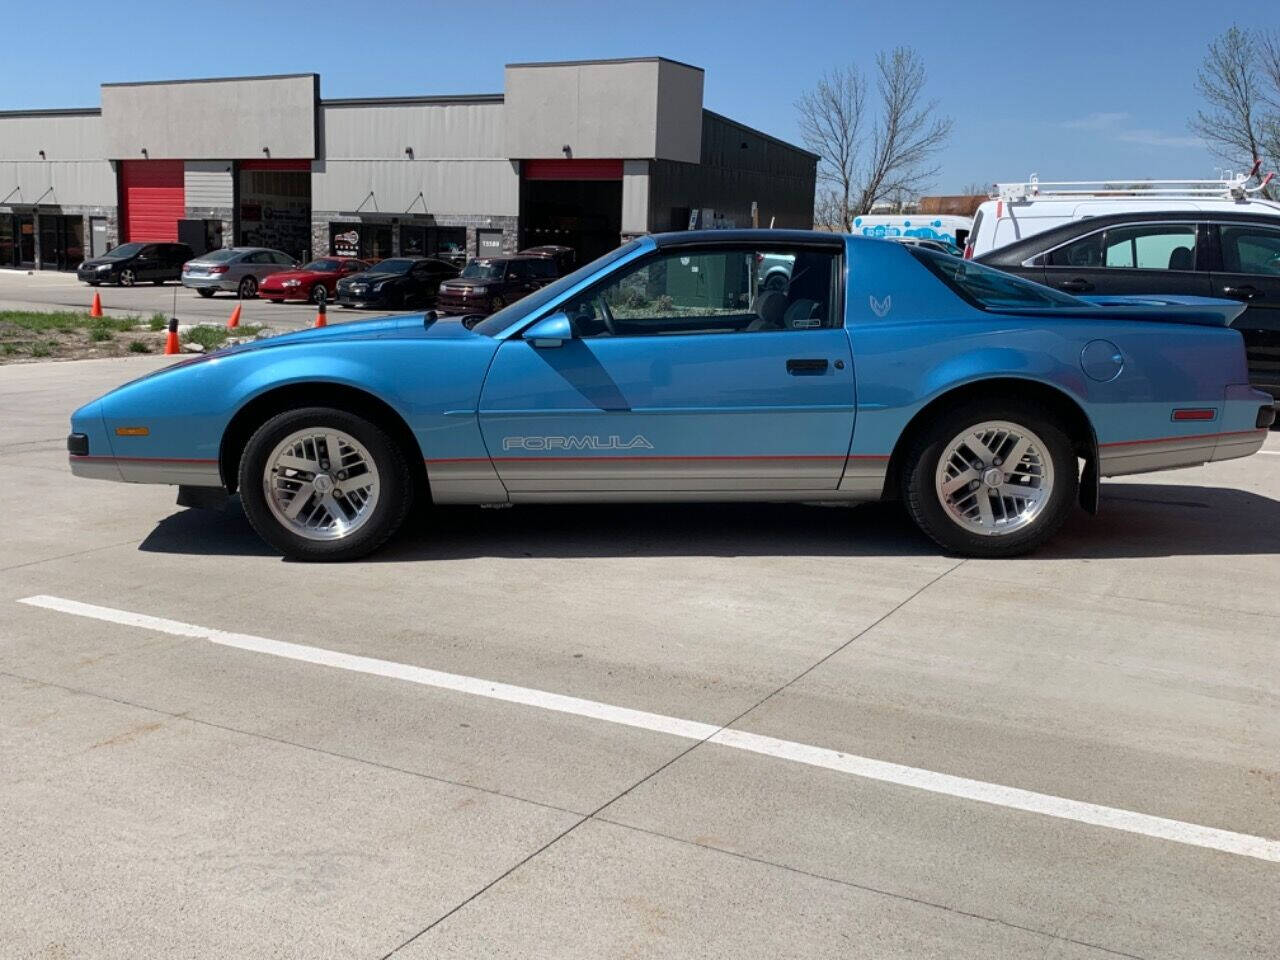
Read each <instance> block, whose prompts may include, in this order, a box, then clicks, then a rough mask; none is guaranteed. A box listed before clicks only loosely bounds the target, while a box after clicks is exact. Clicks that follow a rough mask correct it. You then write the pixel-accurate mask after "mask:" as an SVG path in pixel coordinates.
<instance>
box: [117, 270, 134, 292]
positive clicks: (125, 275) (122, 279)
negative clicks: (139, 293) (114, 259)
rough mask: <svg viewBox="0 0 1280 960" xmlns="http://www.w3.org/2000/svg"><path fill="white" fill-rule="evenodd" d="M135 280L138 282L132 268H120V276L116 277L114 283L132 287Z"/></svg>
mask: <svg viewBox="0 0 1280 960" xmlns="http://www.w3.org/2000/svg"><path fill="white" fill-rule="evenodd" d="M137 282H138V276H137V274H135V273H134V272H133V271H132V270H130V269H128V268H127V267H126V268H125V269H124V270H121V271H120V276H118V277H117V278H116V283H118V284H120V286H122V287H132V286H133V285H134V284H135V283H137Z"/></svg>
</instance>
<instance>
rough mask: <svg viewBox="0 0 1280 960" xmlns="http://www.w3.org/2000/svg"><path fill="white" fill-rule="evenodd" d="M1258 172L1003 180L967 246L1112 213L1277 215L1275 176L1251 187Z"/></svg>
mask: <svg viewBox="0 0 1280 960" xmlns="http://www.w3.org/2000/svg"><path fill="white" fill-rule="evenodd" d="M1255 175H1256V168H1255V173H1252V174H1250V175H1248V176H1244V175H1241V176H1238V177H1232V178H1229V179H1225V180H1128V181H1126V180H1108V181H1102V180H1091V181H1075V182H1059V183H1049V182H1041V181H1040V179H1039V178H1038V177H1036V176H1035V175H1034V174H1033V175H1032V177H1031V179H1030V180H1029V181H1027V182H1026V183H997V184H996V185H995V190H994V191H993V195H992V198H991V199H990V200H986V201H984V202H983V204H982V205H981V206H980V207H978V212H977V213H976V214H975V215H974V218H973V229H972V230H971V231H970V233H969V242H968V243H967V244H966V245H965V248H964V255H965V257H966V258H972V257H977V256H981V255H982V254H984V253H986V252H987V251H988V250H995V249H996V248H997V247H1003V246H1005V245H1006V244H1009V243H1013V242H1014V241H1015V240H1022V239H1025V238H1026V237H1030V236H1033V235H1035V234H1037V233H1041V232H1043V231H1045V230H1049V229H1052V228H1053V227H1058V226H1061V225H1062V224H1064V223H1070V222H1071V221H1073V220H1083V219H1084V218H1085V217H1096V216H1100V215H1102V214H1106V213H1131V212H1134V211H1138V212H1142V211H1149V212H1153V213H1154V212H1156V211H1160V210H1210V211H1212V210H1222V211H1236V212H1242V211H1243V212H1251V213H1272V214H1275V215H1276V216H1280V203H1276V202H1275V201H1272V200H1264V199H1262V198H1261V197H1260V196H1259V194H1260V193H1261V191H1262V189H1263V187H1265V186H1266V185H1267V183H1269V182H1270V180H1271V177H1272V175H1271V174H1268V175H1267V177H1266V178H1265V179H1264V180H1262V181H1261V182H1259V183H1257V184H1255V185H1253V186H1250V185H1249V181H1250V180H1252V179H1253V178H1254V176H1255Z"/></svg>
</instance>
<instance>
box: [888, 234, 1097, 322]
mask: <svg viewBox="0 0 1280 960" xmlns="http://www.w3.org/2000/svg"><path fill="white" fill-rule="evenodd" d="M907 249H909V250H910V251H911V252H912V254H914V255H915V257H916V259H917V260H919V261H920V262H921V263H923V264H924V265H925V266H926V267H928V268H929V270H930V271H931V272H932V273H933V274H934V275H935V276H936V277H937V278H938V279H939V280H941V281H942V282H943V283H945V284H946V285H947V286H948V287H950V288H951V289H952V290H954V291H955V292H956V293H958V294H959V295H960V296H961V297H963V298H964V299H965V300H968V301H969V302H970V303H972V304H973V305H974V306H976V307H980V308H982V309H983V310H1026V309H1034V310H1059V309H1064V308H1071V309H1078V308H1080V307H1089V306H1092V304H1089V303H1086V302H1085V301H1084V300H1079V299H1077V298H1076V297H1073V296H1071V295H1070V294H1067V293H1061V292H1059V291H1057V290H1054V289H1053V288H1052V287H1045V286H1042V285H1040V284H1038V283H1032V282H1031V281H1030V280H1023V279H1022V278H1021V277H1015V276H1011V275H1010V274H1007V273H1002V272H1001V271H999V270H996V269H993V268H992V267H986V266H983V265H982V264H980V263H974V262H973V261H972V260H959V259H957V258H956V257H949V256H947V255H946V254H945V253H936V252H935V251H933V250H927V249H925V248H924V247H918V246H909V247H908V248H907Z"/></svg>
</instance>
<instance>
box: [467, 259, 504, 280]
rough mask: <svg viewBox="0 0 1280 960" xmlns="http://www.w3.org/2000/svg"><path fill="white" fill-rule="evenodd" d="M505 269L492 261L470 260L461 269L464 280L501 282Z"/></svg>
mask: <svg viewBox="0 0 1280 960" xmlns="http://www.w3.org/2000/svg"><path fill="white" fill-rule="evenodd" d="M504 270H505V267H504V265H503V264H501V263H494V262H493V261H492V260H472V261H471V262H470V263H468V264H467V265H466V266H465V267H463V268H462V278H463V279H464V280H501V279H502V274H503V272H504Z"/></svg>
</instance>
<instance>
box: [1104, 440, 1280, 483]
mask: <svg viewBox="0 0 1280 960" xmlns="http://www.w3.org/2000/svg"><path fill="white" fill-rule="evenodd" d="M1266 439H1267V431H1266V430H1248V431H1244V432H1241V433H1211V434H1204V435H1202V436H1194V437H1174V438H1169V439H1163V440H1140V441H1137V442H1134V443H1111V444H1104V445H1102V446H1101V447H1100V448H1099V450H1098V455H1099V456H1098V459H1099V469H1100V472H1101V474H1102V476H1104V477H1121V476H1127V475H1129V474H1134V473H1150V472H1152V471H1154V470H1174V469H1177V468H1180V467H1198V466H1200V465H1201V464H1205V463H1209V462H1210V461H1213V460H1232V459H1235V458H1236V457H1247V456H1249V455H1251V454H1254V453H1257V452H1258V450H1260V449H1261V448H1262V444H1263V443H1264V442H1266Z"/></svg>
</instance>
